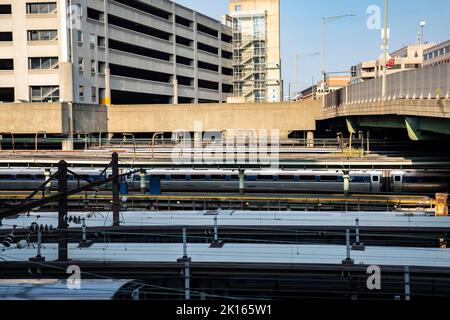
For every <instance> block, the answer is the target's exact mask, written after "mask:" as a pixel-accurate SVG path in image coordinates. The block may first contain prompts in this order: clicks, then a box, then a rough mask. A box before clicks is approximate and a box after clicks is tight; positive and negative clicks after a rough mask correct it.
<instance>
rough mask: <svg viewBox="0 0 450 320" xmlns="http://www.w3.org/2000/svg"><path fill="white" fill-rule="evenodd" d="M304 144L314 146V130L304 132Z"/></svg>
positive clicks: (309, 146)
mask: <svg viewBox="0 0 450 320" xmlns="http://www.w3.org/2000/svg"><path fill="white" fill-rule="evenodd" d="M306 145H307V146H308V148H314V131H308V132H307V133H306Z"/></svg>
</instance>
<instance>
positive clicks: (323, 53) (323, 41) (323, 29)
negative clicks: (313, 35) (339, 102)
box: [321, 14, 355, 108]
mask: <svg viewBox="0 0 450 320" xmlns="http://www.w3.org/2000/svg"><path fill="white" fill-rule="evenodd" d="M347 17H355V15H354V14H345V15H341V16H335V17H327V18H325V17H322V70H321V71H322V74H323V83H322V89H323V90H322V91H323V92H322V102H323V107H324V108H325V89H326V86H327V72H326V71H325V24H327V23H330V22H334V21H337V20H340V19H343V18H347Z"/></svg>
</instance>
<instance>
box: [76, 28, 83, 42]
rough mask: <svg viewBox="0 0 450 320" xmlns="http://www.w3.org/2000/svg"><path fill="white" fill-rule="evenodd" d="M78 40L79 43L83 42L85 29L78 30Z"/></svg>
mask: <svg viewBox="0 0 450 320" xmlns="http://www.w3.org/2000/svg"><path fill="white" fill-rule="evenodd" d="M77 42H78V44H82V43H83V31H81V30H78V31H77Z"/></svg>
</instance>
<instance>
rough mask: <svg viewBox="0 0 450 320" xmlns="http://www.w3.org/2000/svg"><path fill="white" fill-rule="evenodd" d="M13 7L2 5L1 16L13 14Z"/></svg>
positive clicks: (0, 7) (0, 6)
mask: <svg viewBox="0 0 450 320" xmlns="http://www.w3.org/2000/svg"><path fill="white" fill-rule="evenodd" d="M11 13H12V11H11V5H10V4H0V14H11Z"/></svg>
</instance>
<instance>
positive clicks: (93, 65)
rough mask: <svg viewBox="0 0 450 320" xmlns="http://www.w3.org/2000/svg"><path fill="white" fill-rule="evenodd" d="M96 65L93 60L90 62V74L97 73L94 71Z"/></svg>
mask: <svg viewBox="0 0 450 320" xmlns="http://www.w3.org/2000/svg"><path fill="white" fill-rule="evenodd" d="M96 66H97V63H96V61H95V60H91V73H92V74H95V72H96V71H97V70H96V69H97V68H96Z"/></svg>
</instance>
